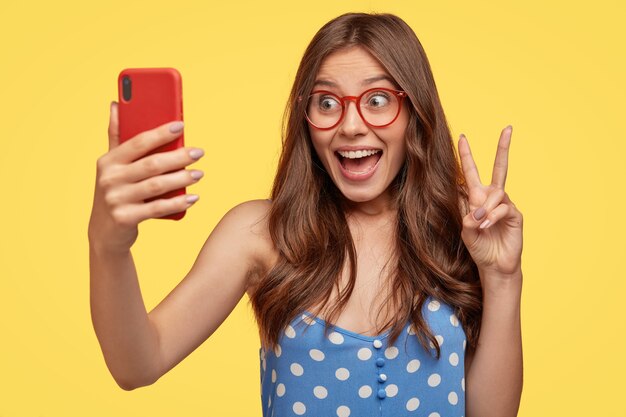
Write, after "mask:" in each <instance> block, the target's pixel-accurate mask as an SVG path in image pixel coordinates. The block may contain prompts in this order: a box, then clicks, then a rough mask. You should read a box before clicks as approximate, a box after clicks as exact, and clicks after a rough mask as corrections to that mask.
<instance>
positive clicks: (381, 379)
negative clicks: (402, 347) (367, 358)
mask: <svg viewBox="0 0 626 417" xmlns="http://www.w3.org/2000/svg"><path fill="white" fill-rule="evenodd" d="M372 345H373V346H374V348H376V351H377V353H379V354H380V352H381V351H380V349H381V348H382V347H383V343H382V342H381V341H380V340H379V339H375V340H374V341H373V342H372ZM384 366H385V359H384V358H382V357H379V358H376V367H377V368H378V372H379V373H378V384H379V389H378V392H377V396H378V398H380V399H381V400H382V399H384V398H386V397H387V391H385V389H384V388H383V385H384V384H385V382H386V381H387V375H386V374H385V373H382V372H381V371H382V369H383V367H384Z"/></svg>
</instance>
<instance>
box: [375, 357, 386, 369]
mask: <svg viewBox="0 0 626 417" xmlns="http://www.w3.org/2000/svg"><path fill="white" fill-rule="evenodd" d="M376 366H378V367H379V368H381V367H383V366H385V360H384V359H383V358H378V359H376Z"/></svg>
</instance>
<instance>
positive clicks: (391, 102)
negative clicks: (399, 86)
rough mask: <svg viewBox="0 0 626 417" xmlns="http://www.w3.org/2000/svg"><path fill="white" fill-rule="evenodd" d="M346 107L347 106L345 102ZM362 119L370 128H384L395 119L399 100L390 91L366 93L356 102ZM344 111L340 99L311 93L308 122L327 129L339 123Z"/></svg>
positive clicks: (324, 93) (321, 93)
mask: <svg viewBox="0 0 626 417" xmlns="http://www.w3.org/2000/svg"><path fill="white" fill-rule="evenodd" d="M345 104H346V107H347V105H348V103H347V100H346V101H345ZM358 106H359V109H360V113H361V115H362V117H363V119H364V120H365V121H366V122H367V123H368V124H370V125H372V126H384V125H387V124H389V123H391V121H392V120H393V119H394V118H395V117H396V115H397V114H398V111H399V107H400V105H399V99H398V97H397V96H396V95H395V94H393V93H392V92H390V91H385V90H372V91H368V92H366V93H365V94H363V96H361V100H360V101H359V102H358ZM344 111H345V109H344V108H343V106H342V105H341V99H340V98H339V97H338V96H336V95H334V94H331V93H328V92H318V93H313V94H311V95H310V96H309V101H308V104H307V110H306V112H307V117H308V118H309V121H310V122H311V123H313V124H314V125H315V126H317V127H319V128H322V129H324V128H328V127H331V126H334V125H335V124H337V122H339V120H340V119H341V118H342V116H343V112H344Z"/></svg>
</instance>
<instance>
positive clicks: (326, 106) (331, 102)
mask: <svg viewBox="0 0 626 417" xmlns="http://www.w3.org/2000/svg"><path fill="white" fill-rule="evenodd" d="M317 107H318V108H319V109H320V110H321V111H324V112H330V111H333V110H337V109H339V108H340V107H341V104H339V101H338V100H337V99H336V98H335V97H333V96H320V97H319V99H318V104H317Z"/></svg>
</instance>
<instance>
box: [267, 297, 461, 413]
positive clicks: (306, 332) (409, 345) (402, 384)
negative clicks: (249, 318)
mask: <svg viewBox="0 0 626 417" xmlns="http://www.w3.org/2000/svg"><path fill="white" fill-rule="evenodd" d="M422 311H423V313H424V318H425V320H426V322H427V323H428V325H429V326H430V328H431V330H432V332H433V335H435V337H436V339H437V342H438V343H439V346H440V348H441V358H440V359H439V360H437V359H436V357H435V353H436V350H435V349H434V345H432V343H431V346H430V348H431V352H432V354H431V355H429V354H428V353H426V351H425V350H424V348H423V347H422V345H421V344H420V343H419V340H418V339H417V336H416V334H415V330H414V328H413V325H412V324H411V323H410V322H407V324H406V325H405V326H404V329H403V331H402V334H401V335H400V337H399V338H398V340H397V341H396V343H395V344H394V345H393V346H389V345H388V342H387V336H388V335H389V331H387V332H385V333H383V334H381V335H378V336H373V337H370V336H364V335H360V334H357V333H354V332H351V331H349V330H346V329H342V328H341V327H337V326H335V327H334V328H333V329H332V330H331V331H330V332H329V334H328V337H327V338H325V337H324V325H325V322H324V320H322V319H320V318H318V317H316V316H314V315H313V314H311V313H310V312H308V311H304V312H303V313H302V314H299V315H298V316H297V317H296V318H295V319H294V320H293V321H292V322H291V323H290V324H289V325H288V326H287V328H286V329H285V330H284V331H283V332H282V333H281V334H280V338H279V341H278V345H277V346H276V348H275V349H274V350H266V349H264V348H263V347H261V349H259V357H260V361H261V369H260V371H261V403H262V407H263V416H264V417H291V416H316V417H317V416H323V417H334V416H337V417H348V416H351V417H373V416H381V417H382V416H385V417H401V416H423V417H462V416H463V415H464V414H465V366H464V363H465V362H464V359H465V347H466V337H465V332H464V331H463V328H462V326H461V325H460V322H459V320H458V318H457V317H456V315H455V314H454V311H453V310H452V308H451V307H450V306H448V305H447V304H445V303H442V302H440V301H438V300H435V299H433V298H431V297H429V298H428V299H427V300H426V302H425V303H424V305H423V309H422Z"/></svg>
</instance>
